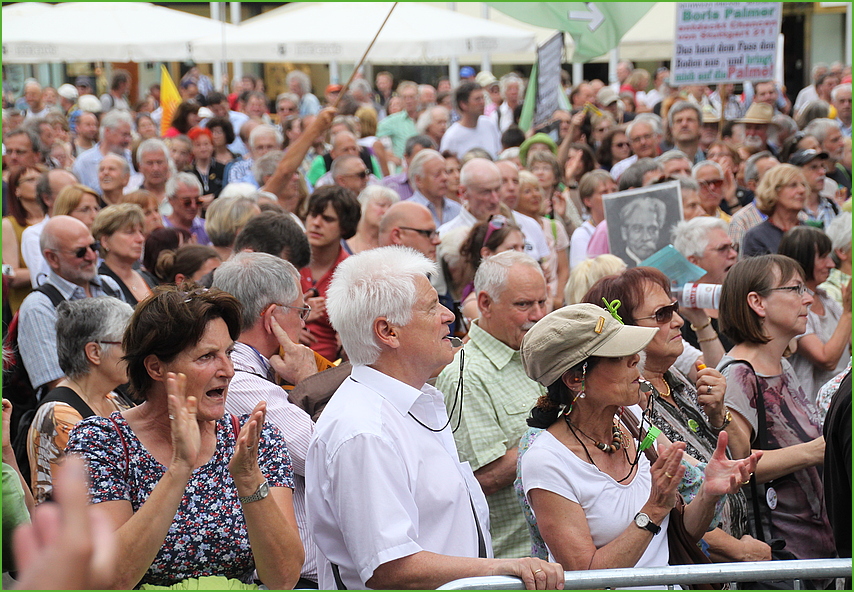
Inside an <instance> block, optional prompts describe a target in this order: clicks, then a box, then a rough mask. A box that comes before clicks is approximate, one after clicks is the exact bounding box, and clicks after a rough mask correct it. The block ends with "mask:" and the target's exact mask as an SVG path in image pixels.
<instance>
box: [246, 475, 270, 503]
mask: <svg viewBox="0 0 854 592" xmlns="http://www.w3.org/2000/svg"><path fill="white" fill-rule="evenodd" d="M269 492H270V486H269V485H268V484H267V480H266V479H264V481H262V482H261V485H259V486H258V489H256V490H255V493H253V494H252V495H247V496H242V497H240V498H239V499H240V503H241V504H250V503H252V502H257V501H260V500H262V499H264V498H265V497H267V495H268V494H269Z"/></svg>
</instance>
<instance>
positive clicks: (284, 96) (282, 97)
mask: <svg viewBox="0 0 854 592" xmlns="http://www.w3.org/2000/svg"><path fill="white" fill-rule="evenodd" d="M282 101H290V102H291V103H293V104H294V105H297V106H299V97H298V96H296V95H295V94H294V93H292V92H283V93H279V95H278V96H277V97H276V108H277V109H278V108H279V103H281V102H282Z"/></svg>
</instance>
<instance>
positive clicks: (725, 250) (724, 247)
mask: <svg viewBox="0 0 854 592" xmlns="http://www.w3.org/2000/svg"><path fill="white" fill-rule="evenodd" d="M730 249H732V250H733V251H735V252H736V253H738V245H737V244H735V243H725V244H723V245H721V246H719V247H715V248H713V249H712V251H715V252H716V253H720V254H721V255H723V254H724V253H728V252H729V250H730Z"/></svg>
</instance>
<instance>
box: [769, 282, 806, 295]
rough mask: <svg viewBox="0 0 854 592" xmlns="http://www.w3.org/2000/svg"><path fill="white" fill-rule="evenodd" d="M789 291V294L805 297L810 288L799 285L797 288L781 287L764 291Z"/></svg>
mask: <svg viewBox="0 0 854 592" xmlns="http://www.w3.org/2000/svg"><path fill="white" fill-rule="evenodd" d="M784 290H785V291H787V292H796V293H797V294H798V296H803V295H804V294H805V293H806V292H807V290H808V288H807V287H806V285H804V284H798V285H796V286H781V287H779V288H768V289H767V290H764V291H765V292H776V291H781V292H782V291H784Z"/></svg>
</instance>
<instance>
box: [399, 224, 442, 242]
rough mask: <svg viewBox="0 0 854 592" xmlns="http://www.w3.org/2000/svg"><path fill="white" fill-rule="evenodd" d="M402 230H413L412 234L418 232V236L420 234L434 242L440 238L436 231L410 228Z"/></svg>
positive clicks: (405, 227)
mask: <svg viewBox="0 0 854 592" xmlns="http://www.w3.org/2000/svg"><path fill="white" fill-rule="evenodd" d="M400 229H401V230H411V231H412V232H417V233H418V234H420V235H421V236H423V237H424V238H429V239H430V240H433V239H434V238H436V237H437V236H439V233H438V232H436V231H435V230H426V229H424V228H412V227H410V226H401V227H400Z"/></svg>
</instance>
